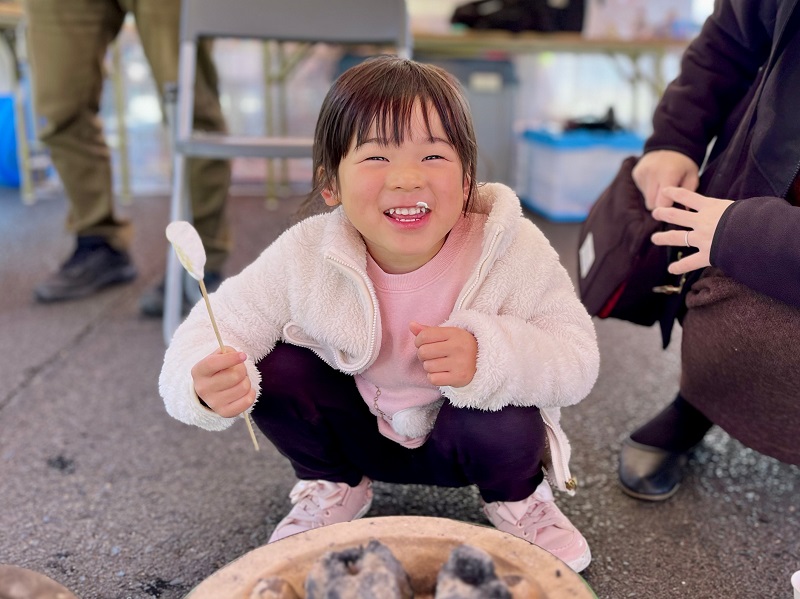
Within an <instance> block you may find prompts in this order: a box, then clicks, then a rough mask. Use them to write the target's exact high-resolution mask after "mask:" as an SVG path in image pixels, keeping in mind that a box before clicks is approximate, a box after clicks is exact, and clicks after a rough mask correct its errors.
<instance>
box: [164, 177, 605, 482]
mask: <svg viewBox="0 0 800 599" xmlns="http://www.w3.org/2000/svg"><path fill="white" fill-rule="evenodd" d="M472 210H474V211H476V212H482V213H486V214H488V215H489V216H488V219H487V221H486V226H485V229H484V241H483V250H482V254H481V258H480V260H479V262H478V264H477V265H476V267H475V269H474V271H473V274H472V276H471V277H470V280H469V282H468V284H467V285H466V287H465V288H464V289H463V290H462V291H461V293H460V295H459V297H458V300H457V301H456V305H455V307H454V308H453V311H452V313H451V314H450V318H448V320H447V321H445V322H443V323H441V325H442V326H452V327H461V328H463V329H466V330H467V331H469V332H470V333H472V334H473V335H474V336H475V338H476V339H477V341H478V363H477V372H476V374H475V377H474V378H473V380H472V381H471V382H470V383H469V384H468V385H466V386H465V387H460V388H454V387H441V392H442V395H443V396H444V397H445V398H447V399H448V400H449V401H450V402H451V403H452V404H453V405H454V406H456V407H465V408H466V407H469V408H477V409H482V410H499V409H502V408H503V407H505V406H508V405H515V406H538V407H539V408H540V410H541V413H542V417H543V418H544V421H545V424H546V428H547V432H548V450H549V451H548V453H549V457H550V461H549V463H548V467H547V470H548V475H549V476H550V478H551V480H552V482H553V483H554V484H555V485H556V486H557V487H558V488H559V489H561V490H567V491H569V492H572V491H573V489H574V482H573V481H571V478H570V475H569V469H568V463H569V454H570V448H569V443H568V441H567V439H566V435H565V434H564V432H563V430H562V429H561V427H560V425H559V418H560V408H561V407H563V406H568V405H572V404H575V403H577V402H579V401H580V400H581V399H583V398H584V397H585V396H586V395H587V394H588V393H589V391H590V390H591V388H592V386H593V385H594V383H595V380H596V378H597V373H598V368H599V353H598V348H597V341H596V338H595V332H594V326H593V324H592V321H591V318H590V317H589V315H588V314H587V312H586V310H585V309H584V308H583V305H582V304H581V303H580V301H579V300H578V297H577V295H576V294H575V290H574V288H573V286H572V282H571V280H570V278H569V275H568V274H567V272H566V270H565V269H564V268H563V267H562V266H561V264H560V263H559V260H558V256H557V254H556V252H555V251H554V250H553V248H552V247H551V245H550V243H549V242H548V241H547V239H546V238H545V236H544V235H543V234H542V232H541V231H540V230H539V229H538V228H537V227H536V226H535V225H534V224H533V223H532V222H531V221H529V220H528V219H526V218H524V217H523V215H522V210H521V207H520V203H519V200H518V199H517V197H516V196H515V195H514V192H513V191H511V190H510V189H509V188H508V187H506V186H504V185H501V184H498V183H489V184H485V185H481V186H479V187H478V189H477V193H476V197H475V200H474V202H473V207H472ZM210 301H211V303H212V305H213V307H214V315H215V317H216V319H217V324H218V327H219V330H220V334H221V336H222V339H223V341H224V342H225V344H226V345H229V346H232V347H234V348H236V349H237V350H240V351H243V352H245V353H246V354H247V355H248V360H247V362H246V366H247V370H248V373H249V376H250V379H251V381H252V384H253V386H254V387H255V388H256V389H257V391H258V393H259V394H260V377H259V373H258V370H257V369H256V367H255V362H257V361H258V360H260V359H261V358H263V357H264V356H266V355H267V354H268V353H269V352H270V351H271V350H272V348H273V347H274V346H275V344H276V343H277V342H278V341H279V340H282V341H285V342H287V343H292V344H295V345H299V346H302V347H307V348H310V349H312V350H314V351H315V352H316V353H317V354H318V355H319V356H320V358H322V359H323V360H324V361H325V362H326V363H328V364H329V365H330V366H332V367H334V368H336V369H337V370H340V371H341V372H344V373H347V374H356V373H360V372H363V371H364V370H365V369H366V368H367V367H369V365H370V364H372V362H373V361H374V359H375V357H376V353H377V351H378V349H379V348H380V336H381V323H380V311H379V309H378V303H377V298H376V295H375V290H374V289H373V286H372V283H371V281H370V279H369V278H368V277H367V274H366V247H365V245H364V241H363V239H362V238H361V235H360V234H359V233H358V231H357V230H356V229H355V228H354V227H353V226H352V224H351V223H350V222H349V221H348V219H347V218H346V216H345V214H344V212H343V211H342V209H341V208H338V209H336V210H334V211H333V212H331V213H327V214H323V215H319V216H314V217H311V218H309V219H306V220H304V221H302V222H300V223H298V224H297V225H295V226H293V227H291V228H290V229H288V230H287V231H286V232H284V233H283V234H282V235H281V236H280V237H279V238H278V239H277V240H275V242H274V243H272V244H271V245H270V246H269V247H268V248H267V249H266V250H264V252H263V253H262V254H261V255H260V256H259V257H258V258H257V259H256V260H255V261H254V262H253V263H252V264H250V265H249V266H248V267H247V268H245V269H244V270H243V271H242V272H241V273H240V274H238V275H236V276H234V277H231V278H229V279H227V280H225V281H224V282H223V283H222V285H220V287H219V289H218V290H217V291H216V292H215V293H213V294H212V295H211V297H210ZM202 303H203V302H200V303H199V304H198V305H197V306H195V307H194V309H193V310H192V311H191V312H190V314H189V315H188V316H187V318H186V320H185V321H184V322H183V323H182V324H181V326H180V327H178V329H177V331H176V332H175V335H174V337H173V339H172V341H171V343H170V345H169V347H168V349H167V352H166V355H165V357H164V364H163V368H162V370H161V376H160V377H159V390H160V392H161V396H162V397H163V398H164V403H165V405H166V409H167V412H168V413H169V414H170V415H171V416H173V417H174V418H177V419H178V420H180V421H182V422H185V423H187V424H193V425H197V426H199V427H202V428H205V429H208V430H222V429H225V428H227V427H228V426H230V425H231V424H232V423H233V421H234V419H232V418H223V417H221V416H218V415H217V414H215V413H214V412H212V411H210V410H208V409H207V408H205V407H203V406H202V404H201V403H200V402H199V400H198V398H197V395H196V394H195V393H194V386H193V383H192V377H191V374H190V371H191V368H192V367H193V366H194V365H195V364H196V363H197V362H198V361H200V360H201V359H202V358H204V357H205V356H207V355H208V354H210V353H212V352H214V351H215V350H216V349H217V348H218V347H219V346H218V344H217V342H216V337H215V334H214V331H213V329H212V326H211V322H210V319H209V317H208V314H207V313H206V308H205V306H203V305H202Z"/></svg>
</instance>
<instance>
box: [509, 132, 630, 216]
mask: <svg viewBox="0 0 800 599" xmlns="http://www.w3.org/2000/svg"><path fill="white" fill-rule="evenodd" d="M643 146H644V140H643V139H642V138H641V137H640V136H639V135H637V134H635V133H631V132H629V131H594V130H587V129H576V130H574V131H565V132H553V131H549V130H546V129H535V130H527V131H524V132H523V133H522V134H521V136H520V138H519V140H518V144H517V172H516V191H517V194H518V195H519V197H520V199H521V200H522V203H523V205H524V206H525V207H526V208H528V209H529V210H532V211H534V212H537V213H539V214H541V215H543V216H544V217H545V218H547V219H548V220H552V221H556V222H579V221H582V220H585V219H586V216H587V214H588V213H589V209H590V208H591V207H592V204H593V203H594V202H595V200H597V198H598V196H599V195H600V193H602V191H603V190H604V189H605V188H606V187H607V186H608V184H609V183H611V181H612V179H613V178H614V175H615V174H616V173H617V170H619V166H620V164H621V163H622V161H623V160H624V159H625V158H626V157H627V156H631V155H635V154H641V152H642V148H643Z"/></svg>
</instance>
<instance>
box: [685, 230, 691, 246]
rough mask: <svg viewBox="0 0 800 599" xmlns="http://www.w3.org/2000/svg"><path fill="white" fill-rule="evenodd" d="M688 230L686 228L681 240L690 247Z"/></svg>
mask: <svg viewBox="0 0 800 599" xmlns="http://www.w3.org/2000/svg"><path fill="white" fill-rule="evenodd" d="M689 232H690V230H689V229H687V230H686V232H685V233H684V234H683V242H684V243H685V244H686V247H687V248H690V247H692V244H690V243H689Z"/></svg>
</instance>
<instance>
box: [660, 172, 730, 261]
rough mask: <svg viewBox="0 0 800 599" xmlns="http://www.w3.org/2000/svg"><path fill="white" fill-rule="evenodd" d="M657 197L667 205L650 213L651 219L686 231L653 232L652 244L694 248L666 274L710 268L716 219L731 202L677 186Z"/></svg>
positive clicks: (666, 188)
mask: <svg viewBox="0 0 800 599" xmlns="http://www.w3.org/2000/svg"><path fill="white" fill-rule="evenodd" d="M660 198H661V200H663V203H664V204H666V205H659V206H658V207H656V208H655V209H654V210H653V218H654V219H656V220H660V221H662V222H665V223H670V224H673V225H678V226H679V227H685V229H684V230H671V231H661V232H659V233H653V235H652V237H651V240H652V242H653V243H654V244H655V245H672V246H676V247H686V246H687V245H688V246H690V247H696V248H697V252H696V253H694V254H691V255H690V256H686V257H685V258H681V259H680V260H677V261H676V262H673V263H672V264H670V265H669V272H671V273H673V274H676V275H680V274H683V273H686V272H689V271H692V270H697V269H698V268H704V267H706V266H710V265H711V258H710V256H711V242H712V241H713V240H714V233H715V232H716V230H717V225H718V224H719V219H720V218H722V213H723V212H725V210H727V209H728V207H729V206H730V205H731V204H733V202H732V201H731V200H720V199H717V198H708V197H706V196H702V195H700V194H699V193H694V192H693V191H688V190H686V189H681V188H679V187H665V188H664V189H662V190H661V193H660ZM661 200H660V201H661ZM675 204H680V206H675ZM681 206H684V207H685V208H688V210H686V209H684V208H682V207H681Z"/></svg>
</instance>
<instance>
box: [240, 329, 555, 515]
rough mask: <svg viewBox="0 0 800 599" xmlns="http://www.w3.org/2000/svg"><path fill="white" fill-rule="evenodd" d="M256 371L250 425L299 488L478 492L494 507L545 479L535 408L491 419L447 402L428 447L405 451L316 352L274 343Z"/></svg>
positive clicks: (502, 412) (521, 496)
mask: <svg viewBox="0 0 800 599" xmlns="http://www.w3.org/2000/svg"><path fill="white" fill-rule="evenodd" d="M257 366H258V369H259V370H260V371H261V377H262V379H261V389H262V391H261V397H260V399H259V401H258V403H257V404H256V406H255V408H254V409H253V412H252V417H253V420H254V421H255V423H256V424H257V425H258V427H259V428H260V429H261V431H262V432H263V433H264V434H265V435H266V436H267V438H269V440H270V441H272V443H273V444H274V445H275V447H276V448H277V449H278V451H279V452H280V453H281V454H283V455H284V456H286V457H287V458H288V459H289V461H290V462H291V464H292V466H293V467H294V470H295V473H296V475H297V477H298V478H299V479H301V480H313V479H323V480H330V481H334V482H345V483H348V484H349V485H351V486H354V485H356V484H358V482H359V481H360V480H361V477H362V476H367V477H369V478H371V479H373V480H378V481H384V482H391V483H400V484H425V485H438V486H443V487H463V486H467V485H471V484H474V485H476V486H477V487H478V490H479V491H480V494H481V496H482V497H483V499H484V500H485V501H487V502H491V501H518V500H520V499H524V498H526V497H528V496H529V495H530V494H531V493H533V491H534V490H535V489H536V487H537V486H538V485H539V483H541V481H542V479H543V473H542V457H543V453H544V450H545V428H544V422H543V421H542V417H541V415H540V414H539V409H538V408H535V407H531V408H519V407H513V406H509V407H507V408H504V409H502V410H499V411H497V412H487V411H482V410H472V409H463V408H454V407H453V406H452V405H450V403H449V402H447V401H445V402H444V405H442V409H441V411H440V412H439V416H438V417H437V419H436V424H435V426H434V428H433V431H432V433H431V436H430V437H429V438H428V440H427V441H426V442H425V444H424V445H422V446H421V447H418V448H416V449H408V448H406V447H403V446H402V445H399V444H398V443H396V442H394V441H392V440H390V439H387V438H386V437H384V436H383V435H381V434H380V432H378V424H377V422H376V420H375V416H373V415H372V414H371V413H370V412H369V409H368V408H367V404H366V403H365V402H364V400H363V399H362V398H361V395H360V394H359V392H358V389H357V388H356V384H355V380H354V378H353V377H352V376H350V375H347V374H344V373H341V372H339V371H337V370H335V369H333V368H331V367H330V366H328V365H327V364H326V363H325V362H323V361H322V360H320V359H319V358H318V357H317V356H316V355H315V354H314V353H313V352H312V351H310V350H308V349H304V348H301V347H297V346H294V345H289V344H284V343H279V344H278V345H277V346H276V347H275V349H274V350H273V351H272V352H271V353H270V354H269V355H268V356H267V357H266V358H264V359H263V360H261V362H259V363H258V364H257Z"/></svg>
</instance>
